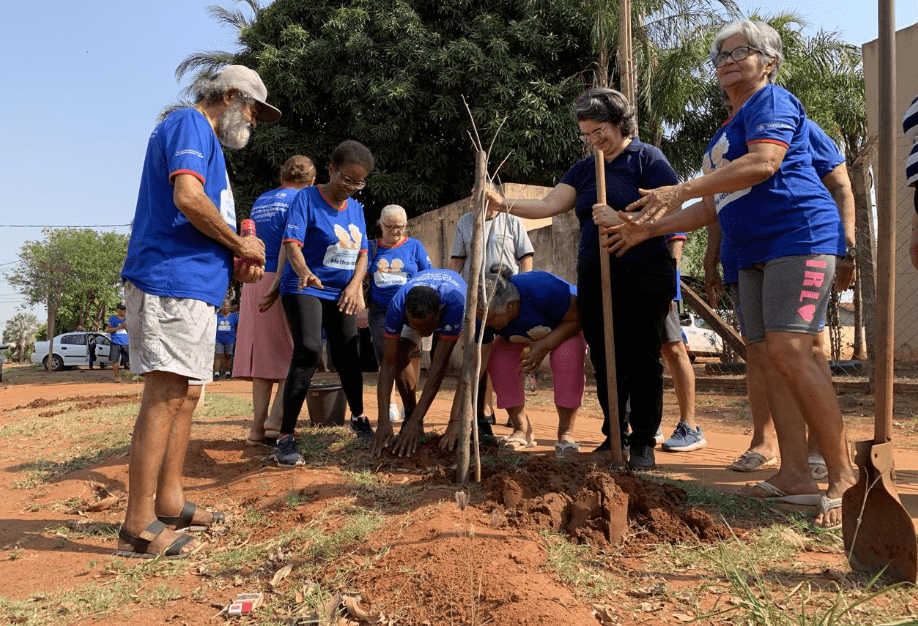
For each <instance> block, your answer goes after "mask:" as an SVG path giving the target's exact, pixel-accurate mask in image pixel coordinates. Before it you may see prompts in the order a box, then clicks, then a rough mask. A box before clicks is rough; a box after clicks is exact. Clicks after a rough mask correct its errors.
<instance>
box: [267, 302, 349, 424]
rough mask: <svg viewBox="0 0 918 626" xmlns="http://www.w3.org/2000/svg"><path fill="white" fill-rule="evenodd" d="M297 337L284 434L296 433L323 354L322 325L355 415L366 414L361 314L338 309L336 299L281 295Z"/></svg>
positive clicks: (291, 328) (289, 380)
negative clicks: (359, 335)
mask: <svg viewBox="0 0 918 626" xmlns="http://www.w3.org/2000/svg"><path fill="white" fill-rule="evenodd" d="M281 302H282V303H283V305H284V313H285V314H286V315H287V324H288V325H289V326H290V334H291V336H292V337H293V359H292V360H291V361H290V371H289V372H288V374H287V385H286V387H284V419H283V422H282V423H281V429H280V432H281V434H282V435H292V434H293V431H294V429H295V428H296V420H297V418H298V417H299V415H300V411H301V410H302V408H303V402H304V401H305V400H306V394H307V393H308V392H309V385H310V383H311V382H312V375H313V374H315V372H316V369H317V368H318V367H319V360H320V358H321V355H322V329H323V328H324V329H325V338H326V339H327V340H328V351H329V354H330V356H331V361H332V363H333V364H334V366H335V369H336V370H338V377H339V378H340V379H341V386H342V388H343V389H344V395H345V397H347V403H348V406H350V408H351V413H353V414H354V415H363V372H362V371H361V370H360V353H359V351H358V335H357V316H356V315H346V314H344V313H341V312H340V311H339V310H338V302H337V301H336V300H326V299H324V298H316V297H315V296H303V295H298V294H285V295H284V296H283V297H282V298H281Z"/></svg>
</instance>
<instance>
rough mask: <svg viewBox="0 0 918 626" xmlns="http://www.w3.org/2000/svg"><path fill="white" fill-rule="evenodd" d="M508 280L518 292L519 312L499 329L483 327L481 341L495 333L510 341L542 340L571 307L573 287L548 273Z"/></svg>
mask: <svg viewBox="0 0 918 626" xmlns="http://www.w3.org/2000/svg"><path fill="white" fill-rule="evenodd" d="M510 282H511V283H513V286H514V287H516V289H517V291H519V292H520V312H519V314H518V315H517V316H516V317H515V318H513V319H512V320H510V322H509V323H508V324H507V325H506V326H504V327H503V328H501V329H500V330H497V329H495V328H491V327H490V326H485V333H484V338H483V339H482V341H483V342H484V343H490V342H491V341H492V340H493V339H494V337H495V336H497V337H503V338H504V339H506V340H507V341H512V342H513V343H532V342H533V341H538V340H540V339H543V338H544V337H545V336H546V335H547V334H548V333H550V332H551V331H553V330H554V329H555V328H557V327H558V324H560V323H561V320H563V319H564V316H565V315H567V311H568V309H569V308H570V306H571V296H576V295H577V287H575V286H574V285H571V284H570V283H568V282H567V281H565V280H563V279H561V278H558V277H557V276H555V275H554V274H550V273H548V272H523V273H522V274H515V275H514V276H512V277H511V278H510Z"/></svg>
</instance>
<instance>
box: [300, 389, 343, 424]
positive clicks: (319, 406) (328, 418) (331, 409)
mask: <svg viewBox="0 0 918 626" xmlns="http://www.w3.org/2000/svg"><path fill="white" fill-rule="evenodd" d="M346 405H347V399H346V398H345V397H344V390H343V389H341V383H340V382H338V381H337V380H335V381H332V380H323V381H313V383H312V385H310V387H309V392H308V393H307V394H306V409H307V410H308V411H309V421H310V423H311V424H312V425H313V426H342V425H344V409H345V406H346Z"/></svg>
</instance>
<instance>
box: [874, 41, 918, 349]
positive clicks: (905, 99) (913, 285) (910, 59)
mask: <svg viewBox="0 0 918 626" xmlns="http://www.w3.org/2000/svg"><path fill="white" fill-rule="evenodd" d="M863 53H864V79H865V83H866V89H867V125H868V128H869V132H870V133H871V134H873V133H876V132H877V128H878V125H879V94H880V89H886V90H888V86H887V85H879V84H878V83H879V78H878V71H879V65H878V59H879V41H878V40H874V41H871V42H869V43H866V44H864V49H863ZM916 62H918V25H914V26H910V27H908V28H905V29H903V30H900V31H898V32H897V33H896V65H897V67H896V82H897V85H896V102H895V105H896V111H897V117H896V120H897V121H896V128H897V131H896V146H897V149H898V154H897V159H896V181H897V183H896V188H897V197H896V200H897V202H896V242H895V250H896V254H895V263H896V272H895V280H896V290H895V294H896V295H895V298H896V300H895V336H894V339H893V345H894V346H895V358H896V359H897V360H904V361H915V360H918V315H916V313H915V312H916V310H918V272H916V271H915V268H913V267H912V264H911V261H910V260H909V254H908V246H909V238H910V236H911V219H912V215H913V211H914V208H913V206H914V205H913V201H912V198H913V196H914V190H913V189H912V188H910V187H906V185H905V160H906V158H907V157H908V152H909V149H910V148H911V145H910V144H909V142H908V140H907V139H906V137H905V135H904V134H903V132H902V123H901V119H902V118H901V116H902V113H904V112H905V110H906V109H907V108H908V106H909V104H911V101H912V99H913V98H914V97H915V95H916V94H918V70H916V69H915V66H916ZM888 243H889V242H883V241H879V242H877V245H878V246H883V245H888Z"/></svg>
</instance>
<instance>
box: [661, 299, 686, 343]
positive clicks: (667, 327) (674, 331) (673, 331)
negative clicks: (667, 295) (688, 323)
mask: <svg viewBox="0 0 918 626" xmlns="http://www.w3.org/2000/svg"><path fill="white" fill-rule="evenodd" d="M660 339H662V340H663V343H682V325H681V324H680V323H679V307H678V306H677V305H676V303H675V302H673V304H672V306H671V307H670V309H669V315H667V316H666V319H664V320H663V332H661V333H660Z"/></svg>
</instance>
